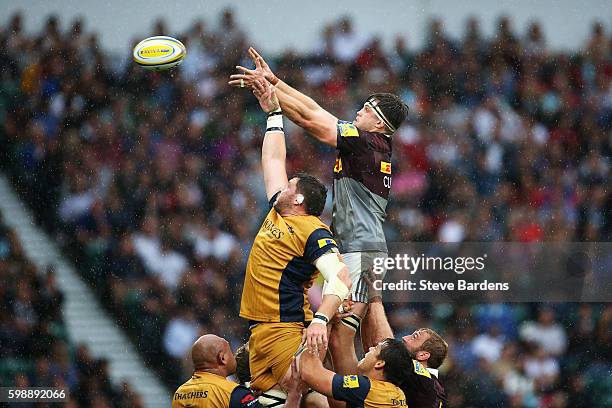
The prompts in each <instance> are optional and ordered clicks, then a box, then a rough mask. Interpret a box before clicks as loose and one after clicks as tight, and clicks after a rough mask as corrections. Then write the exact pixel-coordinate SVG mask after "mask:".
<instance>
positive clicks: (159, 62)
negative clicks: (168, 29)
mask: <svg viewBox="0 0 612 408" xmlns="http://www.w3.org/2000/svg"><path fill="white" fill-rule="evenodd" d="M133 55H134V62H136V63H137V64H138V65H140V66H141V67H143V68H144V69H148V70H151V71H162V70H165V69H169V68H173V67H176V66H177V65H179V64H180V63H181V62H183V58H185V55H187V49H186V48H185V46H184V45H183V43H182V42H180V41H179V40H177V39H176V38H172V37H166V36H162V35H159V36H156V37H149V38H145V39H144V40H142V41H141V42H139V43H138V44H136V46H135V47H134V53H133Z"/></svg>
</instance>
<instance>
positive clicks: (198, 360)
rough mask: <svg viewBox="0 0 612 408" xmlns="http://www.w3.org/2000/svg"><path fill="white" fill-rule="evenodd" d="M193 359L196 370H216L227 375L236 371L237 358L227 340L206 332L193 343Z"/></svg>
mask: <svg viewBox="0 0 612 408" xmlns="http://www.w3.org/2000/svg"><path fill="white" fill-rule="evenodd" d="M191 360H192V361H193V367H194V369H195V370H196V371H202V370H216V371H218V372H220V373H223V374H224V375H225V376H228V375H231V374H234V373H235V372H236V358H235V357H234V353H232V348H231V347H230V344H229V343H228V342H227V340H225V339H223V338H221V337H219V336H215V335H214V334H205V335H204V336H202V337H200V338H199V339H197V340H196V341H195V343H193V346H192V347H191Z"/></svg>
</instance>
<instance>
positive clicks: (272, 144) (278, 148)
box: [261, 132, 287, 171]
mask: <svg viewBox="0 0 612 408" xmlns="http://www.w3.org/2000/svg"><path fill="white" fill-rule="evenodd" d="M286 158H287V147H286V146H285V134H284V133H283V132H266V134H265V136H264V140H263V145H262V147H261V162H262V165H263V167H264V171H265V169H266V163H267V162H269V161H270V160H279V161H282V162H283V163H284V162H285V159H286Z"/></svg>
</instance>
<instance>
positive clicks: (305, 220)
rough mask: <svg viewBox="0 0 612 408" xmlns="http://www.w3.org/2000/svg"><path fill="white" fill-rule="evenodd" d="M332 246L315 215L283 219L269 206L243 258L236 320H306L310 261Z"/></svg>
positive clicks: (314, 273) (308, 316) (314, 272)
mask: <svg viewBox="0 0 612 408" xmlns="http://www.w3.org/2000/svg"><path fill="white" fill-rule="evenodd" d="M278 194H279V193H277V194H275V195H274V197H272V199H271V200H270V206H271V207H272V204H273V203H274V202H275V201H276V197H277V196H278ZM333 248H336V242H335V241H334V239H333V238H332V235H331V232H330V231H329V228H328V227H327V226H326V225H325V224H324V223H323V222H322V221H321V220H320V219H319V218H318V217H315V216H312V215H298V216H287V217H283V216H281V215H280V214H279V213H278V212H276V210H275V209H274V208H271V210H270V212H269V213H268V215H267V216H266V219H265V220H264V222H263V224H262V226H261V228H260V229H259V232H258V233H257V236H256V237H255V241H254V242H253V247H252V248H251V253H250V254H249V260H248V262H247V268H246V275H245V278H244V286H243V288H242V301H241V302H240V316H241V317H243V318H245V319H249V320H251V321H254V322H306V321H310V320H312V310H311V309H310V303H309V302H308V296H307V290H308V288H310V286H312V282H313V280H314V279H315V278H316V277H317V274H318V271H317V270H316V268H315V266H314V264H313V262H314V261H315V260H317V259H318V258H319V257H320V256H321V255H323V254H325V253H327V252H328V251H330V250H331V249H333Z"/></svg>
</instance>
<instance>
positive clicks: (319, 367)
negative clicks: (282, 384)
mask: <svg viewBox="0 0 612 408" xmlns="http://www.w3.org/2000/svg"><path fill="white" fill-rule="evenodd" d="M299 359H300V360H299V370H300V378H301V379H302V381H304V382H305V383H306V384H307V385H308V386H309V387H310V388H312V389H313V390H315V391H316V392H318V393H320V394H323V395H325V396H327V397H331V398H333V397H334V395H333V393H332V383H333V380H334V374H335V373H334V372H333V371H329V370H328V369H326V368H325V367H323V363H322V362H321V359H320V358H319V354H318V353H317V351H316V350H313V349H312V348H310V349H307V350H305V351H304V352H303V353H302V354H301V355H300V357H299Z"/></svg>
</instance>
